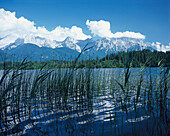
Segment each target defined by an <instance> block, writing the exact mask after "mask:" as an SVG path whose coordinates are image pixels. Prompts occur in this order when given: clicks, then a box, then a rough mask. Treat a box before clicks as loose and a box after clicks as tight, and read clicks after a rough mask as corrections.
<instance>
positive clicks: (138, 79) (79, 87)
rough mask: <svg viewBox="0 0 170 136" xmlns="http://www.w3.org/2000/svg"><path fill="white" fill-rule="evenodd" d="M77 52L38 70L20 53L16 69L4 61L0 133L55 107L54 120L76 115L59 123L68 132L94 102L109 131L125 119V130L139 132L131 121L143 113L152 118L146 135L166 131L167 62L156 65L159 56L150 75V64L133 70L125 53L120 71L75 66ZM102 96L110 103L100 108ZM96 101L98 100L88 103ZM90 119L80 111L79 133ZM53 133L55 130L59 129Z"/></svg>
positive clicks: (0, 78)
mask: <svg viewBox="0 0 170 136" xmlns="http://www.w3.org/2000/svg"><path fill="white" fill-rule="evenodd" d="M85 50H86V48H84V49H83V50H82V52H81V53H80V55H81V54H82V53H83V51H85ZM80 55H79V56H78V57H77V58H76V60H75V62H74V68H73V69H60V68H59V69H57V70H48V66H47V65H43V66H42V67H40V68H39V70H26V69H27V65H29V62H27V61H26V59H24V60H23V61H22V62H20V63H19V64H18V67H17V69H13V67H11V68H8V69H7V68H6V67H5V63H4V70H3V71H1V72H2V74H1V76H0V129H1V132H0V134H1V135H7V134H18V133H19V132H23V133H24V130H23V129H21V128H20V129H19V130H18V129H16V128H15V126H17V125H19V124H21V123H23V122H24V121H25V125H27V124H29V125H30V124H31V126H32V127H33V128H34V127H35V126H36V124H37V121H39V122H42V120H43V121H44V120H45V121H50V120H51V118H50V115H53V113H56V114H54V115H53V116H54V117H53V119H54V118H55V120H65V119H68V118H72V121H74V119H75V120H76V119H77V120H76V121H75V124H74V125H73V123H74V122H69V121H67V122H66V124H65V127H66V128H65V129H66V130H65V131H66V133H67V134H70V135H71V134H73V130H74V129H76V127H77V123H76V122H81V123H82V122H83V121H84V120H83V118H78V117H81V116H85V115H93V114H94V113H93V112H94V110H96V108H99V107H100V106H101V107H102V106H103V109H102V111H100V110H101V109H100V108H99V113H101V114H104V115H107V114H106V113H108V114H109V119H110V126H111V130H112V131H111V132H112V134H113V133H114V134H115V135H123V134H124V127H125V126H124V123H125V122H130V123H131V134H133V135H138V134H141V133H142V130H141V131H137V129H136V127H135V124H134V122H142V120H143V119H144V118H149V117H152V118H157V119H153V120H154V121H155V122H154V123H155V124H157V126H156V127H157V128H155V127H154V126H152V127H151V125H150V126H149V125H148V129H151V130H149V131H148V135H163V134H167V133H168V132H167V131H166V129H167V128H168V106H167V105H168V95H169V94H168V91H169V83H170V80H169V77H170V72H169V68H161V66H162V63H161V62H160V63H159V64H158V66H159V67H160V68H157V70H158V73H157V77H156V80H155V79H154V75H153V73H152V68H149V71H148V69H147V68H144V67H143V68H141V69H140V70H139V73H135V75H133V74H134V72H133V69H131V59H127V63H126V68H125V69H124V70H123V71H120V73H117V72H115V71H114V70H111V69H110V70H107V69H105V70H99V69H97V70H94V69H79V68H78V67H77V65H76V64H77V62H78V59H79V57H80ZM60 66H61V67H63V65H62V64H60ZM44 68H45V69H44ZM159 70H161V71H160V72H159ZM108 71H109V72H108ZM108 73H109V74H108ZM132 77H135V79H133V78H132ZM155 83H156V87H155ZM108 101H109V102H111V103H112V106H113V107H111V108H112V109H111V110H108V109H107V110H106V111H105V108H104V106H105V102H108ZM96 103H97V104H98V103H102V104H101V105H100V106H98V107H94V106H95V104H96ZM117 108H118V110H117ZM119 108H120V109H119ZM58 113H60V114H61V115H60V114H58ZM95 114H96V113H95ZM48 115H49V116H48ZM46 116H47V117H46ZM42 117H46V118H43V119H42ZM78 119H82V120H78ZM104 119H105V118H103V120H104ZM93 121H95V119H94V118H93V117H91V116H88V117H86V120H85V124H86V125H87V124H88V125H89V126H88V125H87V126H86V127H87V129H84V131H85V132H84V134H87V135H88V134H89V133H87V131H89V130H92V127H91V124H90V123H92V122H93ZM30 122H31V123H30ZM56 122H57V121H56ZM88 122H90V123H88ZM149 123H150V122H148V124H149ZM160 124H163V125H164V127H162V126H161V125H160ZM56 127H57V126H56ZM82 127H83V126H82ZM141 128H142V126H141ZM88 129H89V130H88ZM164 129H165V130H164ZM63 131H64V130H63ZM57 133H58V134H59V135H61V134H60V132H59V131H58V132H57Z"/></svg>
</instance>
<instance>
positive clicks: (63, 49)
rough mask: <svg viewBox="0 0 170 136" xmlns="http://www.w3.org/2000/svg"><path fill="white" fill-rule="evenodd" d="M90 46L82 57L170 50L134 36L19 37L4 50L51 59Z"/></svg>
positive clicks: (19, 55) (20, 56)
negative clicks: (145, 50)
mask: <svg viewBox="0 0 170 136" xmlns="http://www.w3.org/2000/svg"><path fill="white" fill-rule="evenodd" d="M85 46H86V48H89V47H92V48H90V50H87V51H85V52H83V54H82V57H83V58H84V59H88V58H92V59H94V58H96V57H97V56H98V57H99V58H102V57H104V56H106V55H107V54H110V53H118V52H122V51H125V52H127V51H133V50H136V51H140V50H143V49H149V50H151V51H154V50H157V51H164V52H165V51H167V50H170V45H168V46H164V45H162V44H161V43H159V42H156V43H149V42H145V41H144V40H141V39H134V38H103V39H99V40H93V39H86V40H75V39H73V38H70V37H68V38H66V39H65V40H64V41H61V42H58V41H55V40H49V39H45V38H43V37H33V36H32V37H26V38H25V39H20V38H18V39H17V40H16V41H15V42H14V43H11V44H10V45H7V46H6V47H5V48H3V50H5V52H7V53H8V54H10V55H12V54H15V55H16V56H17V57H18V58H23V57H26V56H29V57H31V58H32V59H33V60H51V59H56V58H57V57H58V58H63V59H69V57H70V56H72V59H73V58H75V57H76V56H78V54H79V53H80V52H81V51H82V50H83V48H84V47H85Z"/></svg>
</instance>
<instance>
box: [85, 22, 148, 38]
mask: <svg viewBox="0 0 170 136" xmlns="http://www.w3.org/2000/svg"><path fill="white" fill-rule="evenodd" d="M86 25H87V27H88V28H89V30H90V31H91V33H92V34H93V35H94V36H99V37H107V38H122V37H128V38H136V39H145V36H144V35H142V34H141V33H135V32H129V31H126V32H116V33H115V34H113V33H112V32H111V29H110V22H108V21H104V20H100V21H89V20H87V21H86Z"/></svg>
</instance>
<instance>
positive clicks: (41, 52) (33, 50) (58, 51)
mask: <svg viewBox="0 0 170 136" xmlns="http://www.w3.org/2000/svg"><path fill="white" fill-rule="evenodd" d="M5 52H7V53H8V54H9V55H12V54H15V56H16V57H17V58H19V59H23V58H25V57H28V58H29V59H31V60H32V61H35V60H37V61H44V60H52V59H62V58H63V59H69V57H70V56H72V59H74V58H75V57H76V56H78V54H79V53H78V52H77V51H74V50H72V49H69V48H65V47H62V48H55V49H53V48H48V47H39V46H37V45H35V44H30V43H26V44H21V45H18V46H17V47H16V48H10V49H8V48H6V49H5Z"/></svg>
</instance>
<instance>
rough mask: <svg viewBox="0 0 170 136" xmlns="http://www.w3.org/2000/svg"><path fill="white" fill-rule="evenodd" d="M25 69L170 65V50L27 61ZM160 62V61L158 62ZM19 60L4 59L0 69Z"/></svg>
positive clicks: (17, 64)
mask: <svg viewBox="0 0 170 136" xmlns="http://www.w3.org/2000/svg"><path fill="white" fill-rule="evenodd" d="M27 61H28V62H27V65H26V66H25V67H24V68H25V69H41V68H45V69H57V68H75V67H76V68H124V67H126V65H127V62H128V63H129V65H130V67H158V66H160V64H161V66H162V67H170V52H169V51H168V52H166V53H164V52H157V51H153V52H152V51H150V50H143V51H130V52H119V53H111V54H108V55H106V56H105V57H104V58H101V59H99V57H97V58H96V59H88V60H83V59H81V60H78V61H77V60H75V61H67V60H50V61H41V62H39V61H33V62H32V61H29V60H27ZM160 62H161V63H160ZM20 63H21V62H13V61H4V62H1V63H0V69H8V68H11V67H12V68H13V69H15V68H17V67H18V66H19V65H20Z"/></svg>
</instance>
